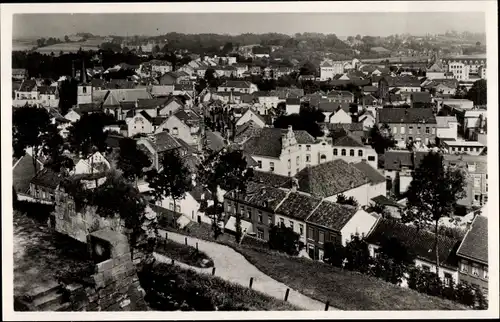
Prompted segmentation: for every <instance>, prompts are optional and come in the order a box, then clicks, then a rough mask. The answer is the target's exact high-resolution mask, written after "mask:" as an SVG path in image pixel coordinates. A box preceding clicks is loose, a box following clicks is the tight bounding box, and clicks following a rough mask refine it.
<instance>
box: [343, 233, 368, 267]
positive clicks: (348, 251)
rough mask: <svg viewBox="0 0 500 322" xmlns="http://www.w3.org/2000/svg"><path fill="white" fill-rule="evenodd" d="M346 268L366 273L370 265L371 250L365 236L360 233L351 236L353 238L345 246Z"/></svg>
mask: <svg viewBox="0 0 500 322" xmlns="http://www.w3.org/2000/svg"><path fill="white" fill-rule="evenodd" d="M345 255H346V258H345V260H346V261H345V268H346V269H348V270H351V271H354V270H356V271H359V272H361V273H366V272H368V270H369V267H370V261H371V257H370V251H369V249H368V244H367V243H366V241H364V238H362V237H360V236H359V235H357V234H356V235H353V236H351V240H350V241H349V242H348V243H347V244H346V246H345Z"/></svg>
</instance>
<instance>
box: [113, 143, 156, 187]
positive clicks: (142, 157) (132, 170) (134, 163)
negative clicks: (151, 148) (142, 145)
mask: <svg viewBox="0 0 500 322" xmlns="http://www.w3.org/2000/svg"><path fill="white" fill-rule="evenodd" d="M151 163H152V162H151V160H150V159H149V158H148V156H147V155H146V153H145V152H144V151H142V150H141V149H138V148H137V141H136V140H134V139H132V138H123V139H121V140H120V153H119V155H118V162H117V167H118V168H119V169H121V170H122V172H123V176H124V177H125V178H126V179H128V180H133V181H134V182H135V184H136V185H137V179H138V178H139V177H141V176H142V175H143V174H144V172H143V170H144V168H148V167H150V166H151Z"/></svg>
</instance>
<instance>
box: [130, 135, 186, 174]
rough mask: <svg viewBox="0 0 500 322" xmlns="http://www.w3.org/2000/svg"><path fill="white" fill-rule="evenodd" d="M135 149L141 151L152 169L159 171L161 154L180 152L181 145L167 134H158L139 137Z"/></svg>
mask: <svg viewBox="0 0 500 322" xmlns="http://www.w3.org/2000/svg"><path fill="white" fill-rule="evenodd" d="M137 147H138V148H140V149H142V150H143V151H144V152H146V154H147V155H148V157H149V158H150V160H151V161H152V163H153V164H152V167H153V168H155V169H157V170H161V167H160V162H161V158H162V156H163V153H165V152H166V151H171V150H175V149H178V150H181V144H180V143H179V142H178V141H177V140H176V139H174V137H173V136H171V135H170V134H169V133H168V132H160V133H156V134H150V135H148V136H146V137H141V138H139V139H138V140H137Z"/></svg>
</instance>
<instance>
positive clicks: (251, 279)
mask: <svg viewBox="0 0 500 322" xmlns="http://www.w3.org/2000/svg"><path fill="white" fill-rule="evenodd" d="M252 285H253V277H250V284H249V286H248V287H249V288H250V289H251V288H252Z"/></svg>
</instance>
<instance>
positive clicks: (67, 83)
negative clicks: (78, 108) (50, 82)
mask: <svg viewBox="0 0 500 322" xmlns="http://www.w3.org/2000/svg"><path fill="white" fill-rule="evenodd" d="M77 85H78V81H77V80H76V79H74V78H70V79H65V80H63V81H61V82H60V83H59V88H58V94H59V111H60V112H61V115H66V113H68V111H69V109H70V108H72V107H73V106H74V105H76V104H77V102H78V86H77Z"/></svg>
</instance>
